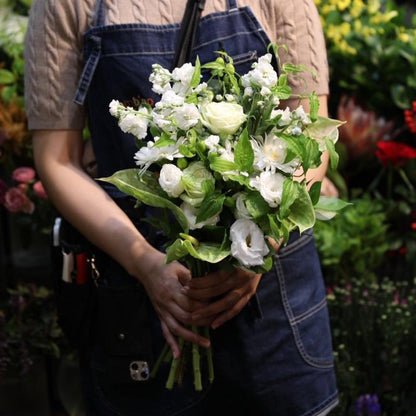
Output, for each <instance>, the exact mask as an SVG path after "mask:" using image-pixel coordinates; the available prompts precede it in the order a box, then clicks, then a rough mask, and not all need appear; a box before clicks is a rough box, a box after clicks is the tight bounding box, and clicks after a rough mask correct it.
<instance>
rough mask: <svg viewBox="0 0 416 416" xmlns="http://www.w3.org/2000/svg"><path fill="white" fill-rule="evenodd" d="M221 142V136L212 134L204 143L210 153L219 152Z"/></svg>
mask: <svg viewBox="0 0 416 416" xmlns="http://www.w3.org/2000/svg"><path fill="white" fill-rule="evenodd" d="M219 142H220V136H216V135H213V134H211V135H210V136H208V137H207V138H206V139H205V140H204V143H205V145H206V146H207V147H208V150H209V152H210V153H211V152H216V151H217V150H218V144H219Z"/></svg>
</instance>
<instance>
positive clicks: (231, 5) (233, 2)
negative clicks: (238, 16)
mask: <svg viewBox="0 0 416 416" xmlns="http://www.w3.org/2000/svg"><path fill="white" fill-rule="evenodd" d="M234 9H238V6H237V0H227V10H234Z"/></svg>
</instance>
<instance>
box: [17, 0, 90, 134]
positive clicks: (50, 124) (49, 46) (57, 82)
mask: <svg viewBox="0 0 416 416" xmlns="http://www.w3.org/2000/svg"><path fill="white" fill-rule="evenodd" d="M88 3H92V1H91V0H34V2H33V5H32V9H31V14H30V18H29V25H28V30H27V34H26V42H25V99H26V111H27V116H28V127H29V129H30V130H39V129H42V130H54V129H63V130H65V129H82V128H83V126H84V122H85V121H84V109H83V108H82V107H81V106H78V105H76V104H74V103H73V101H72V99H73V96H74V94H75V91H76V88H77V84H78V79H79V77H80V73H81V70H82V56H81V45H82V33H83V31H84V30H85V28H86V26H87V24H88V18H89V16H90V15H91V13H89V12H88ZM89 7H90V8H91V7H92V5H90V6H89Z"/></svg>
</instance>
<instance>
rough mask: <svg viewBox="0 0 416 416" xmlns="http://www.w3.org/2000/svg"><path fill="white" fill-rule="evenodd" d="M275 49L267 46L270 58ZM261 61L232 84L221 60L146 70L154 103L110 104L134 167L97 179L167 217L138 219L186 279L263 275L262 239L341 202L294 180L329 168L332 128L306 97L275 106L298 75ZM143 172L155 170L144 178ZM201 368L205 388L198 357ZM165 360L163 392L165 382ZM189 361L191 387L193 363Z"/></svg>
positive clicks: (268, 262) (266, 246)
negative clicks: (204, 74)
mask: <svg viewBox="0 0 416 416" xmlns="http://www.w3.org/2000/svg"><path fill="white" fill-rule="evenodd" d="M278 49H279V46H277V45H271V46H270V49H269V50H272V51H273V52H274V54H275V55H276V57H277V59H278V54H277V52H278ZM271 61H272V55H271V53H268V54H266V55H264V56H262V57H260V58H259V59H258V61H257V62H256V63H254V64H253V66H252V70H251V71H249V72H248V73H247V74H244V75H242V76H240V75H238V74H236V72H235V68H234V65H233V60H232V59H231V57H230V56H228V55H227V54H225V53H222V52H220V53H219V57H218V58H217V59H216V60H215V61H214V62H209V63H207V64H205V65H202V66H201V65H200V63H199V61H198V60H197V61H196V63H195V65H191V64H190V63H186V64H184V65H183V66H182V67H180V68H175V69H174V70H173V71H172V72H170V71H168V70H167V69H165V68H163V67H162V66H160V65H157V64H155V65H153V71H152V73H151V75H150V82H152V84H153V90H154V91H155V92H156V93H158V94H160V95H161V99H160V101H159V102H157V103H156V104H155V106H154V108H151V107H150V106H149V105H148V104H143V105H142V106H141V107H140V108H138V109H133V108H130V107H125V106H123V105H122V104H120V103H119V102H118V101H115V100H113V101H112V102H111V103H110V112H111V114H112V115H113V116H114V117H117V118H118V120H119V121H118V122H119V126H120V128H121V129H122V130H123V131H124V132H127V133H131V134H132V135H133V136H135V137H136V138H137V144H138V146H139V150H138V151H137V153H136V155H135V160H136V163H137V165H138V168H137V169H127V170H123V171H119V172H116V173H115V174H114V175H112V176H111V177H109V178H102V179H101V180H104V181H107V182H109V183H111V184H113V185H115V186H116V187H118V189H119V190H121V191H122V192H124V193H126V194H128V195H131V196H133V197H134V198H136V199H137V200H138V201H140V202H141V203H143V204H146V205H149V206H152V207H158V208H164V209H166V211H167V212H169V213H167V214H166V216H165V218H163V217H159V218H157V219H150V220H149V219H148V221H150V222H154V223H155V224H156V225H157V226H158V227H159V228H161V229H162V231H163V232H164V234H165V235H166V237H167V239H168V241H169V243H168V245H167V247H166V253H167V257H166V261H167V262H171V261H174V260H179V261H182V262H185V263H186V264H187V265H188V267H189V268H190V270H191V272H192V273H193V275H194V276H203V275H204V273H206V272H207V271H208V270H210V267H212V265H215V267H217V268H222V267H224V268H225V267H229V266H230V264H232V265H235V266H238V267H242V268H246V269H249V270H251V271H254V272H256V273H263V272H266V271H268V270H270V269H271V267H272V264H273V255H274V249H273V248H272V246H271V245H270V243H269V239H270V238H271V239H274V240H276V241H282V242H283V244H284V243H285V242H286V241H287V240H288V238H289V233H290V232H291V231H293V230H298V231H299V232H300V233H302V232H303V231H305V230H307V229H309V228H311V227H313V225H314V223H315V220H316V218H323V219H324V218H330V217H331V216H333V215H334V214H335V212H336V211H338V210H339V209H341V208H343V207H344V206H345V203H344V202H342V201H340V200H338V199H335V198H326V197H322V196H320V183H319V182H315V183H314V184H313V185H312V186H308V183H307V180H306V176H305V175H306V173H307V171H308V170H309V169H310V168H316V167H318V166H319V165H320V164H321V155H322V153H323V152H325V151H328V152H329V154H330V158H331V164H332V166H333V167H335V166H336V165H337V161H338V156H337V154H336V152H335V147H334V144H335V142H336V140H337V138H338V127H339V126H340V125H341V124H342V123H341V122H339V121H337V120H331V119H328V118H324V117H320V116H318V114H317V113H318V107H319V101H318V97H317V96H316V95H315V94H310V95H305V96H297V98H299V101H300V100H302V99H309V100H310V113H309V114H307V113H306V112H305V111H304V109H303V107H302V106H301V105H299V106H298V107H297V108H296V109H295V110H294V111H291V110H290V109H289V108H285V109H281V108H279V104H280V100H286V99H289V98H293V97H294V95H292V92H291V89H290V87H289V86H288V76H290V75H291V74H296V75H298V74H299V72H301V71H302V70H303V68H302V67H301V66H296V65H292V64H284V65H280V66H281V67H280V71H279V72H280V75H278V74H277V72H276V71H275V69H274V67H273V66H272V64H271ZM278 61H279V60H278ZM203 69H206V70H208V71H210V73H211V77H210V78H209V79H208V81H207V82H201V70H203ZM149 132H150V135H151V136H152V137H151V138H150V139H149V140H147V141H145V138H146V137H148V134H149ZM152 165H157V166H158V167H159V168H158V169H152V171H150V170H149V167H150V166H152ZM171 214H173V215H174V216H175V217H176V220H177V221H176V222H172V221H171V218H170V216H171ZM194 330H198V329H197V328H194ZM194 350H195V351H194V353H195V354H198V352H197V351H196V350H197V348H194ZM208 360H209V362H210V365H209V368H210V379H211V380H212V378H213V373H212V365H211V364H212V361H211V357H210V353H208ZM173 361H174V362H173V365H172V371H171V377H169V380H168V387H169V388H171V387H172V385H173V380H174V379H175V377H176V376H175V371H176V367H177V363H175V360H173ZM193 362H194V374H195V387H196V389H200V388H201V381H200V371H199V358H195V355H194V359H193ZM195 366H196V367H195Z"/></svg>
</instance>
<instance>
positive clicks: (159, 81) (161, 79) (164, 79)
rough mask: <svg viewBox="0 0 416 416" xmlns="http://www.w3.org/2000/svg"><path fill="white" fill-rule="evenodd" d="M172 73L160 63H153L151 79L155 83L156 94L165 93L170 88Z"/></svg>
mask: <svg viewBox="0 0 416 416" xmlns="http://www.w3.org/2000/svg"><path fill="white" fill-rule="evenodd" d="M171 77H172V74H171V73H170V72H169V71H168V70H167V69H166V68H163V67H162V66H161V65H159V64H153V65H152V73H151V74H150V77H149V81H150V82H151V83H152V84H153V87H152V90H153V91H154V92H155V93H156V94H163V93H164V92H166V91H167V90H170V88H171V86H170V80H171Z"/></svg>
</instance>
